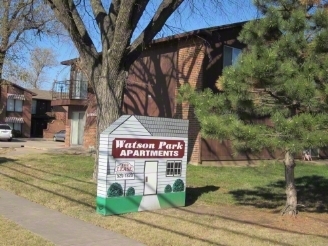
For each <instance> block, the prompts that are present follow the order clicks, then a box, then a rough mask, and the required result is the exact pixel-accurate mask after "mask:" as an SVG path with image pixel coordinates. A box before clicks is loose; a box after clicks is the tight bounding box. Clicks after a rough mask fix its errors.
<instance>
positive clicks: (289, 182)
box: [282, 151, 297, 215]
mask: <svg viewBox="0 0 328 246" xmlns="http://www.w3.org/2000/svg"><path fill="white" fill-rule="evenodd" d="M284 163H285V181H286V196H287V200H286V206H285V208H284V209H283V211H282V214H289V215H296V214H297V191H296V187H295V181H294V168H295V166H296V164H295V161H294V156H293V154H292V153H290V152H289V151H287V152H286V154H285V160H284Z"/></svg>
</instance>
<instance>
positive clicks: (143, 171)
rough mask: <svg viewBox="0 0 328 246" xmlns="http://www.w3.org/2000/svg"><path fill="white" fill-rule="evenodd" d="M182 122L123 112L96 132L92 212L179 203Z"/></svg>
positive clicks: (184, 143)
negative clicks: (123, 113) (95, 174)
mask: <svg viewBox="0 0 328 246" xmlns="http://www.w3.org/2000/svg"><path fill="white" fill-rule="evenodd" d="M188 124H189V122H188V120H181V119H171V118H159V117H148V116H137V115H123V116H121V117H120V118H119V119H118V120H116V121H115V122H114V123H113V124H112V125H110V126H109V127H108V128H107V129H106V130H105V131H104V132H102V133H101V135H100V140H99V141H100V142H99V158H98V161H99V163H98V164H99V167H98V168H99V169H98V180H97V200H96V202H97V213H99V214H102V215H113V214H123V213H130V212H138V211H144V210H155V209H161V208H170V207H181V206H185V198H186V169H187V154H188Z"/></svg>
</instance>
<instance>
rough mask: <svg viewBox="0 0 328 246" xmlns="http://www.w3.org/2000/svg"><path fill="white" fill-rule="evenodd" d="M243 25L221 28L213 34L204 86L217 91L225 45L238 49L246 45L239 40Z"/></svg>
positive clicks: (208, 47) (205, 65) (209, 46)
mask: <svg viewBox="0 0 328 246" xmlns="http://www.w3.org/2000/svg"><path fill="white" fill-rule="evenodd" d="M240 30H241V27H235V28H232V29H225V30H221V31H220V32H219V33H218V32H215V33H213V34H212V36H211V37H210V39H208V43H207V51H206V56H205V59H204V63H203V64H204V75H203V76H204V82H203V88H210V89H212V90H213V91H215V92H217V91H218V90H217V88H216V87H215V83H216V81H217V79H218V78H219V76H221V75H222V69H223V46H224V45H228V46H231V47H235V48H238V49H242V48H244V47H245V45H244V44H242V43H240V42H239V41H238V40H237V37H238V35H239V32H240Z"/></svg>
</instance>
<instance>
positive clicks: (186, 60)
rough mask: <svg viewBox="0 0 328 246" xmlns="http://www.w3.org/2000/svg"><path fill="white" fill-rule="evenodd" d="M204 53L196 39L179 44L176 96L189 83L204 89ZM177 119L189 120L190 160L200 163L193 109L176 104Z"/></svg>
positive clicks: (201, 45) (198, 129)
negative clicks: (182, 86)
mask: <svg viewBox="0 0 328 246" xmlns="http://www.w3.org/2000/svg"><path fill="white" fill-rule="evenodd" d="M204 52H205V46H204V44H203V43H202V42H199V41H197V40H196V39H195V40H190V41H188V42H183V43H179V45H178V69H177V70H178V84H177V88H176V90H175V95H176V96H177V94H178V88H180V86H181V85H183V84H186V83H189V84H190V85H191V86H192V87H193V88H196V89H202V85H203V60H204V55H205V53H204ZM175 118H181V119H187V120H189V146H188V160H189V161H190V162H191V163H200V161H201V159H200V158H201V153H200V150H201V148H200V140H201V138H200V126H199V123H198V121H197V119H196V117H195V115H194V111H193V108H192V107H191V106H190V105H189V104H188V103H182V104H177V103H176V111H175Z"/></svg>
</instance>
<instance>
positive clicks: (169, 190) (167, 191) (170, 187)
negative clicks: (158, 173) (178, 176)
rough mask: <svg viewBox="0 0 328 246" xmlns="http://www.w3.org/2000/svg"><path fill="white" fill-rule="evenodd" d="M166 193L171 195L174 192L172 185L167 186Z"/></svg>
mask: <svg viewBox="0 0 328 246" xmlns="http://www.w3.org/2000/svg"><path fill="white" fill-rule="evenodd" d="M164 192H165V193H170V192H172V186H171V185H167V186H165V189H164Z"/></svg>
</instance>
